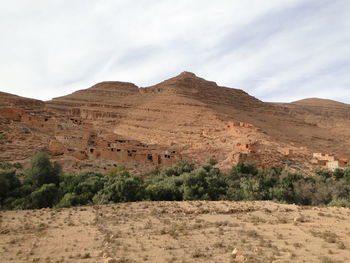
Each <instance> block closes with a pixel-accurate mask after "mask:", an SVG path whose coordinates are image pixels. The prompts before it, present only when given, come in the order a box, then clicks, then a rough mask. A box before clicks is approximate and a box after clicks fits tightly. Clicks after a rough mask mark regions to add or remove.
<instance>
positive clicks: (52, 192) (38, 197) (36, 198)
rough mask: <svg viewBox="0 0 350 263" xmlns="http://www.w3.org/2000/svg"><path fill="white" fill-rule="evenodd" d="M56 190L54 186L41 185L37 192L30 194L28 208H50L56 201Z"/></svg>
mask: <svg viewBox="0 0 350 263" xmlns="http://www.w3.org/2000/svg"><path fill="white" fill-rule="evenodd" d="M57 194H58V189H57V187H56V185H55V184H43V185H42V186H41V187H40V188H39V189H38V190H36V191H34V192H32V193H31V194H30V207H28V208H45V207H52V206H53V205H54V204H55V202H56V201H57Z"/></svg>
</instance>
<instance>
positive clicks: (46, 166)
mask: <svg viewBox="0 0 350 263" xmlns="http://www.w3.org/2000/svg"><path fill="white" fill-rule="evenodd" d="M60 173H61V167H60V166H59V165H58V164H57V163H54V164H52V163H51V162H50V159H49V156H48V154H47V153H45V152H38V153H37V154H36V155H35V156H34V157H33V159H32V161H31V163H30V169H29V170H28V171H27V173H26V176H27V178H28V179H29V180H30V181H31V182H32V184H33V185H34V186H36V187H41V186H42V185H44V184H51V183H53V184H55V185H57V186H58V184H59V179H60V178H59V175H60Z"/></svg>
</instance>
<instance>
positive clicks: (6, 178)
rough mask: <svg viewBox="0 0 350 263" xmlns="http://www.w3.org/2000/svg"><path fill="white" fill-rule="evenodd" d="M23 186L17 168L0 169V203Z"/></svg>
mask: <svg viewBox="0 0 350 263" xmlns="http://www.w3.org/2000/svg"><path fill="white" fill-rule="evenodd" d="M20 186H21V182H20V181H19V179H18V178H17V175H16V171H15V170H4V171H1V170H0V204H1V203H2V202H3V200H4V199H6V198H7V197H10V196H11V195H12V194H13V191H15V189H16V188H18V187H20Z"/></svg>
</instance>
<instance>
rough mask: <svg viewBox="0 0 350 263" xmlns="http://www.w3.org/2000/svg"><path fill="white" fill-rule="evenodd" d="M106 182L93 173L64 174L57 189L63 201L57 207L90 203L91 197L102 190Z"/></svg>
mask: <svg viewBox="0 0 350 263" xmlns="http://www.w3.org/2000/svg"><path fill="white" fill-rule="evenodd" d="M106 181H107V178H106V177H105V176H103V175H102V174H100V173H95V172H82V173H79V174H64V175H63V176H62V179H61V182H60V187H59V192H60V196H61V197H62V199H64V200H61V201H60V203H59V204H58V206H64V207H69V206H72V205H86V204H89V203H92V199H93V197H94V196H95V194H96V193H97V192H99V191H100V190H102V189H103V187H104V184H105V182H106ZM70 203H71V205H69V204H70Z"/></svg>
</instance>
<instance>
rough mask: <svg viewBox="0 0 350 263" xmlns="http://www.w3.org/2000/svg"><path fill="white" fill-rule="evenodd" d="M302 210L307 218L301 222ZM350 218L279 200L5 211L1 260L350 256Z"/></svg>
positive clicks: (0, 219) (340, 211)
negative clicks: (349, 223) (278, 201)
mask: <svg viewBox="0 0 350 263" xmlns="http://www.w3.org/2000/svg"><path fill="white" fill-rule="evenodd" d="M300 216H302V218H304V219H305V220H302V221H298V222H297V223H295V222H294V220H293V219H294V218H296V217H300ZM348 222H350V210H349V209H345V208H318V207H298V206H295V205H282V204H276V203H273V202H228V201H227V202H226V201H220V202H207V201H192V202H139V203H124V204H114V205H105V206H92V207H75V208H71V209H42V210H28V211H5V212H4V211H2V212H0V255H1V260H0V261H1V262H104V260H105V258H106V257H112V258H116V259H117V262H179V263H180V262H240V261H243V260H244V262H347V260H349V258H350V250H349V247H350V227H349V225H348ZM234 248H237V249H238V251H239V256H237V257H236V258H234V257H233V256H232V255H231V253H232V251H233V249H234Z"/></svg>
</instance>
